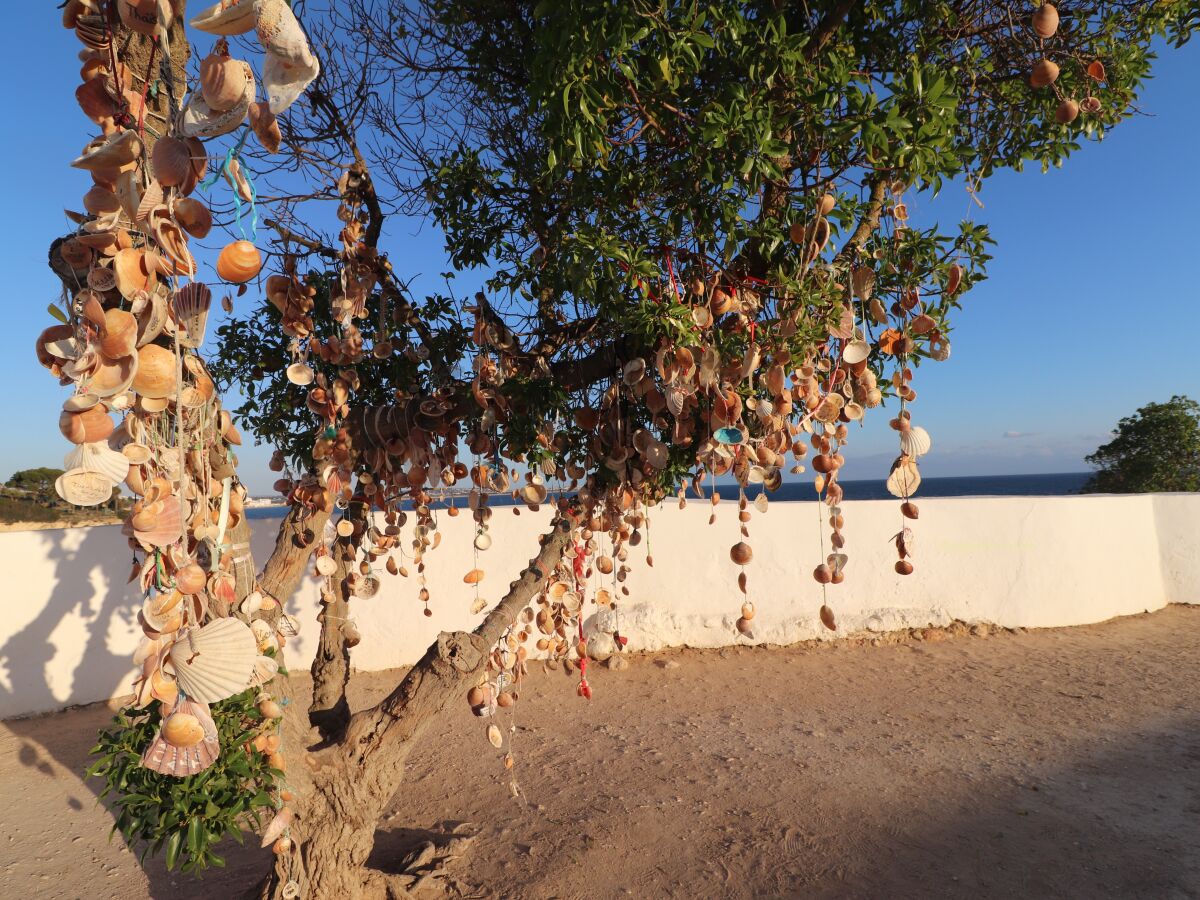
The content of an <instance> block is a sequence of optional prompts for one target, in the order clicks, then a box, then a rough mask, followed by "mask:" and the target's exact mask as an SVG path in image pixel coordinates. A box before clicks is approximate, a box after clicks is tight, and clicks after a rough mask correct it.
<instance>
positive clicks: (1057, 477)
mask: <svg viewBox="0 0 1200 900" xmlns="http://www.w3.org/2000/svg"><path fill="white" fill-rule="evenodd" d="M1091 476H1092V473H1091V472H1052V473H1048V474H1038V475H949V476H937V477H929V478H923V479H922V480H921V488H920V490H918V491H917V492H916V494H915V495H914V497H915V498H916V499H918V500H919V499H922V498H927V497H1069V496H1071V495H1073V494H1078V493H1080V491H1081V490H1082V489H1083V486H1084V485H1085V484H1086V483H1087V480H1088V479H1089V478H1090V477H1091ZM841 484H842V488H843V489H844V490H845V492H846V502H852V501H854V500H889V499H893V498H892V495H891V494H889V493H888V492H887V487H886V486H885V484H884V479H883V478H864V479H855V480H848V481H843V482H841ZM734 487H735V485H733V484H732V483H728V484H718V487H717V489H718V490H719V491H721V492H722V493H723V494H725V493H727V494H728V496H729V497H732V496H733V495H734V491H733V489H734ZM758 492H759V489H758V488H751V489H750V490H748V491H747V495H748V496H750V497H754V496H757V494H758ZM688 496H689V499H690V498H691V497H692V496H693V495H692V494H689V495H688ZM767 496H768V498H769V499H770V500H771V502H773V503H788V502H793V501H803V500H811V499H813V498H814V496H815V494H814V491H813V486H812V476H811V474H810V473H807V472H806V473H804V475H800V476H791V480H787V481H784V483H783V485H782V486H781V487H780V488H779V490H777V491H775V492H774V493H770V494H768V495H767ZM513 502H514V501H513V500H512V499H511V498H510V497H507V496H504V497H493V499H492V500H491V503H492V504H493V505H497V506H507V505H510V504H512V503H513ZM283 509H284V507H283V505H282V504H280V505H277V506H258V507H251V508H249V509H247V510H246V515H247V516H248V517H249V518H251V519H270V518H274V517H276V516H280V515H282V514H283Z"/></svg>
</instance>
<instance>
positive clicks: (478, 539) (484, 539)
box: [475, 531, 492, 550]
mask: <svg viewBox="0 0 1200 900" xmlns="http://www.w3.org/2000/svg"><path fill="white" fill-rule="evenodd" d="M491 546H492V536H491V535H490V534H488V533H487V532H486V531H481V532H480V533H479V534H477V535H475V549H476V550H487V549H488V548H489V547H491Z"/></svg>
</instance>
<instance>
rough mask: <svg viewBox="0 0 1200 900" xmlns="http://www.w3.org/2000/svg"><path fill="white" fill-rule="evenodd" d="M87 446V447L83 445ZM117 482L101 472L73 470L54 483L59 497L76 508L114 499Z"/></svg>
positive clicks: (59, 477)
mask: <svg viewBox="0 0 1200 900" xmlns="http://www.w3.org/2000/svg"><path fill="white" fill-rule="evenodd" d="M81 446H86V445H81ZM113 487H115V482H113V481H112V479H110V478H109V477H108V476H107V475H104V474H103V473H101V472H91V471H88V470H87V469H79V468H76V469H71V470H70V471H69V472H63V474H61V475H59V476H58V478H57V480H55V482H54V490H55V493H57V494H58V496H60V497H62V498H63V499H64V500H66V501H67V502H68V503H70V504H72V505H74V506H97V505H99V504H101V503H106V502H108V501H109V500H111V499H112V490H113Z"/></svg>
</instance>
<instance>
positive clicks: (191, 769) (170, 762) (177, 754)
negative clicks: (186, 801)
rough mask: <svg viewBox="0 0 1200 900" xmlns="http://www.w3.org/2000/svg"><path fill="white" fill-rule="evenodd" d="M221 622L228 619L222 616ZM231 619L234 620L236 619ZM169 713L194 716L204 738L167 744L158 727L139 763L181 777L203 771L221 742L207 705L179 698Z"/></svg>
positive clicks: (153, 770) (219, 748) (215, 757)
mask: <svg viewBox="0 0 1200 900" xmlns="http://www.w3.org/2000/svg"><path fill="white" fill-rule="evenodd" d="M221 621H231V620H229V619H222V620H221ZM232 621H235V622H236V621H237V620H236V619H234V620H232ZM172 712H179V713H186V714H188V715H190V716H195V717H196V719H197V720H198V721H199V722H200V726H201V727H202V728H203V729H204V739H203V740H202V741H200V743H198V744H196V745H195V746H192V747H175V746H173V745H171V744H168V743H167V742H166V741H165V740H164V739H163V736H162V730H161V727H160V729H159V731H158V732H157V733H156V734H155V735H154V740H153V741H151V742H150V746H149V747H147V748H146V750H145V752H144V753H143V754H142V765H143V766H145V767H146V768H147V769H149V770H150V771H152V772H158V773H160V774H162V775H171V776H173V777H175V778H184V777H186V776H188V775H195V774H196V773H198V772H203V771H204V770H205V769H207V768H208V767H209V766H211V765H212V764H213V763H214V762H216V761H217V757H218V756H219V755H220V753H221V744H220V741H219V740H218V738H217V726H216V723H215V722H213V718H212V714H211V713H210V712H209V711H208V707H207V706H206V705H205V704H204V703H202V702H197V701H195V700H192V699H186V698H185V699H181V700H180V701H179V702H178V703H177V704H176V705H175V709H174V710H172Z"/></svg>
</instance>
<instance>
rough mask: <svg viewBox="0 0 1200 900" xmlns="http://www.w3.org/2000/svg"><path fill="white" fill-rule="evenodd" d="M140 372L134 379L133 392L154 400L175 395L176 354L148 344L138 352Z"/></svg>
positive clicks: (138, 371)
mask: <svg viewBox="0 0 1200 900" xmlns="http://www.w3.org/2000/svg"><path fill="white" fill-rule="evenodd" d="M137 359H138V370H137V374H136V375H135V376H134V378H133V390H134V391H135V392H137V393H138V394H141V395H142V396H143V397H149V398H150V399H152V400H156V399H163V398H166V397H170V396H172V395H173V394H174V393H175V388H176V379H175V354H174V353H172V352H171V351H170V350H168V349H167V348H166V347H160V346H158V345H157V344H147V345H146V346H144V347H142V348H141V349H140V350H138V355H137Z"/></svg>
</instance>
